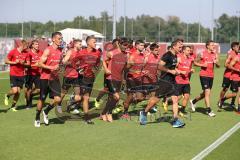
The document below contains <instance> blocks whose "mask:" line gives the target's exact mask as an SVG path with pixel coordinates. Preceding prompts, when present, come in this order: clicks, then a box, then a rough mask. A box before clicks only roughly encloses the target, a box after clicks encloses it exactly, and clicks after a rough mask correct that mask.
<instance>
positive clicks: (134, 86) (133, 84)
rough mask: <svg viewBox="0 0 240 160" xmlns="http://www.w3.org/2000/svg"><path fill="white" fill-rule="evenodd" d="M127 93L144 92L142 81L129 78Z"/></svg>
mask: <svg viewBox="0 0 240 160" xmlns="http://www.w3.org/2000/svg"><path fill="white" fill-rule="evenodd" d="M126 85H127V91H128V92H142V91H143V90H142V85H143V83H142V81H140V80H139V79H131V78H128V79H127V81H126Z"/></svg>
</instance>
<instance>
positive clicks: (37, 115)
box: [35, 110, 41, 121]
mask: <svg viewBox="0 0 240 160" xmlns="http://www.w3.org/2000/svg"><path fill="white" fill-rule="evenodd" d="M40 114H41V110H40V111H39V110H36V118H35V120H36V121H37V120H40Z"/></svg>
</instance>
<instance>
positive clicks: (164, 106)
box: [162, 102, 168, 112]
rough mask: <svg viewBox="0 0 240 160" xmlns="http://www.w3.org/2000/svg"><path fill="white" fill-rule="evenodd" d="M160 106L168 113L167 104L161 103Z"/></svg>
mask: <svg viewBox="0 0 240 160" xmlns="http://www.w3.org/2000/svg"><path fill="white" fill-rule="evenodd" d="M162 106H163V109H164V111H165V112H168V103H165V102H162Z"/></svg>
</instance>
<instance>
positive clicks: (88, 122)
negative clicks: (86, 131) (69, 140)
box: [85, 119, 94, 125]
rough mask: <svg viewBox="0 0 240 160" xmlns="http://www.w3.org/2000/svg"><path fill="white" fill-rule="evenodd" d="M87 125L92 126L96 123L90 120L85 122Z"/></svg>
mask: <svg viewBox="0 0 240 160" xmlns="http://www.w3.org/2000/svg"><path fill="white" fill-rule="evenodd" d="M85 123H86V124H91V125H93V124H94V122H93V121H91V120H90V119H89V120H85Z"/></svg>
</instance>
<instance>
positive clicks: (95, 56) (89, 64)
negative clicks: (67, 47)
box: [74, 48, 101, 78]
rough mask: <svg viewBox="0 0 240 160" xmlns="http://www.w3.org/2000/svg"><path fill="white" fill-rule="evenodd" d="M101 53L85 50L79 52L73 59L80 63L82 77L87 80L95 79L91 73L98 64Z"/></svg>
mask: <svg viewBox="0 0 240 160" xmlns="http://www.w3.org/2000/svg"><path fill="white" fill-rule="evenodd" d="M100 58H101V53H100V52H99V50H96V49H94V50H92V51H90V52H89V51H88V50H87V48H85V49H83V50H81V51H80V52H79V53H78V54H77V55H76V57H75V60H74V61H76V62H78V61H79V62H80V68H83V69H84V70H83V76H84V77H87V78H95V74H94V72H93V69H94V67H98V66H99V64H100Z"/></svg>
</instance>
